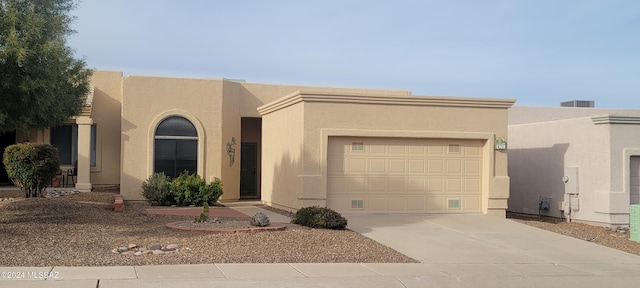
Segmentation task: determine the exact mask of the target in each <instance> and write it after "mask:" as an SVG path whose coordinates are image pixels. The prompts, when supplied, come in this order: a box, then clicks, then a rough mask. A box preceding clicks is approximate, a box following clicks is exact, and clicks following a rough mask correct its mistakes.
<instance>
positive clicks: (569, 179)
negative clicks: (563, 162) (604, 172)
mask: <svg viewBox="0 0 640 288" xmlns="http://www.w3.org/2000/svg"><path fill="white" fill-rule="evenodd" d="M562 182H564V193H567V194H574V195H575V194H579V187H578V167H565V168H564V177H562Z"/></svg>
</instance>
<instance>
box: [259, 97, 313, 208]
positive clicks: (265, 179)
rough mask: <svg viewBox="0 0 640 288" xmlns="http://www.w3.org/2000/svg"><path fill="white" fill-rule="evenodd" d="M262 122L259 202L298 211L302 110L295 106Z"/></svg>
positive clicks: (300, 107) (268, 116)
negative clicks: (293, 208) (260, 190)
mask: <svg viewBox="0 0 640 288" xmlns="http://www.w3.org/2000/svg"><path fill="white" fill-rule="evenodd" d="M278 112H280V113H271V114H267V115H264V117H263V118H262V127H263V130H262V132H263V134H262V181H261V182H262V183H261V187H262V188H261V189H262V201H264V202H266V203H267V204H272V205H274V204H275V205H279V206H282V207H289V208H291V207H295V208H300V207H301V206H300V199H299V198H301V197H302V195H304V194H305V193H306V191H303V189H304V187H303V186H302V184H301V183H302V182H301V178H300V177H299V175H302V173H303V169H302V163H303V161H304V160H305V155H303V151H304V150H303V147H302V145H303V144H304V117H305V115H304V106H303V105H301V104H299V105H295V106H290V107H287V108H285V109H282V110H280V111H278Z"/></svg>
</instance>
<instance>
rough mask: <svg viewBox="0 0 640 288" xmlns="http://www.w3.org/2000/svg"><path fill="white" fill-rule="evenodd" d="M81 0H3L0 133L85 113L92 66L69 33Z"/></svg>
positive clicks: (46, 125) (43, 125) (0, 13)
mask: <svg viewBox="0 0 640 288" xmlns="http://www.w3.org/2000/svg"><path fill="white" fill-rule="evenodd" d="M76 5H77V4H76V0H0V133H2V132H6V131H13V130H21V131H26V130H29V129H43V128H49V127H54V126H60V125H62V124H64V123H67V122H68V120H69V117H72V116H75V115H78V114H80V112H81V111H82V107H83V105H84V101H85V98H86V95H87V93H88V91H89V80H90V77H91V73H92V71H91V70H89V69H87V68H86V63H85V62H84V60H81V59H76V58H74V55H73V54H74V53H73V50H72V49H71V48H69V47H68V46H67V44H66V38H67V37H68V36H69V35H71V34H72V33H74V31H73V30H72V28H71V24H72V22H73V20H74V19H75V18H74V17H73V16H71V15H70V14H69V13H70V12H71V11H72V10H73V9H75V7H76Z"/></svg>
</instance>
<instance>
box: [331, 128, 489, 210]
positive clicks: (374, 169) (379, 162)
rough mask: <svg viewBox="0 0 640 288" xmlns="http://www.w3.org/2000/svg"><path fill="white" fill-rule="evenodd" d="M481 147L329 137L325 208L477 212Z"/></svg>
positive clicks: (475, 144) (462, 143)
mask: <svg viewBox="0 0 640 288" xmlns="http://www.w3.org/2000/svg"><path fill="white" fill-rule="evenodd" d="M483 144H484V142H483V141H481V140H455V139H405V138H350V137H330V138H329V149H328V153H327V154H328V155H327V156H328V159H327V161H328V163H327V164H328V167H327V173H328V175H327V176H328V177H327V178H328V179H327V181H328V183H327V188H328V189H327V206H328V207H330V208H332V209H334V210H337V211H339V212H400V213H412V212H428V213H448V212H456V213H462V212H481V209H482V208H481V203H482V200H481V199H482V188H481V186H482V146H483Z"/></svg>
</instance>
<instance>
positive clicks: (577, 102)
mask: <svg viewBox="0 0 640 288" xmlns="http://www.w3.org/2000/svg"><path fill="white" fill-rule="evenodd" d="M595 104H596V103H595V101H587V100H573V101H565V102H561V103H560V106H562V107H584V108H593V107H596V105H595Z"/></svg>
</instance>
